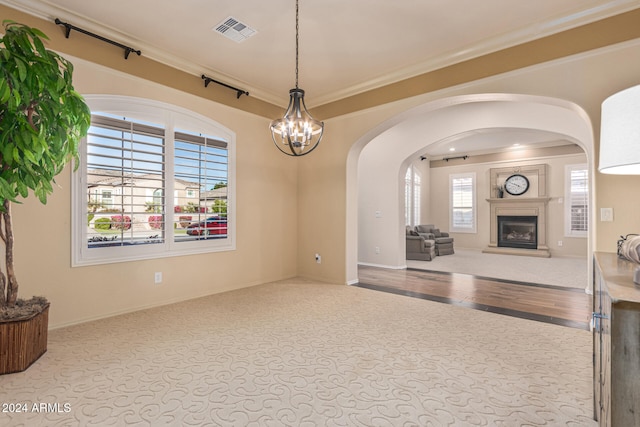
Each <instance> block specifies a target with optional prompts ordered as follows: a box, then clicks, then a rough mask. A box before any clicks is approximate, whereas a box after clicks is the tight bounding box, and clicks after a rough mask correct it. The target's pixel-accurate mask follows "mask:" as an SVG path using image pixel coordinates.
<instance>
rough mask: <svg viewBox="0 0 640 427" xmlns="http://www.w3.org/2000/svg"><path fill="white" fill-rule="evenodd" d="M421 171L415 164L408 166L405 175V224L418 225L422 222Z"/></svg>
mask: <svg viewBox="0 0 640 427" xmlns="http://www.w3.org/2000/svg"><path fill="white" fill-rule="evenodd" d="M420 181H421V176H420V171H419V170H417V169H416V168H415V167H414V166H409V167H408V168H407V173H406V174H405V177H404V220H405V225H417V224H418V223H419V222H420V202H421V197H420V192H421V183H420Z"/></svg>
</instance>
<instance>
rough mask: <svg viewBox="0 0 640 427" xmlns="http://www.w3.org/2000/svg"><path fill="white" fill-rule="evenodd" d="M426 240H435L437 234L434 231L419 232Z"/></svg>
mask: <svg viewBox="0 0 640 427" xmlns="http://www.w3.org/2000/svg"><path fill="white" fill-rule="evenodd" d="M418 234H419V235H420V237H422V238H423V239H425V240H434V239H435V238H436V236H435V235H434V234H433V233H418Z"/></svg>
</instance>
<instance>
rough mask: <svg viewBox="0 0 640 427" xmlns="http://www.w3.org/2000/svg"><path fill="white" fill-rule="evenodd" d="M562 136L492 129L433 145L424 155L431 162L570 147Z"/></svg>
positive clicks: (459, 136)
mask: <svg viewBox="0 0 640 427" xmlns="http://www.w3.org/2000/svg"><path fill="white" fill-rule="evenodd" d="M569 144H572V142H570V141H567V140H566V139H564V137H563V136H562V135H558V134H556V133H552V132H543V131H540V130H535V129H510V128H491V129H484V130H476V131H473V132H467V133H464V134H458V135H454V136H451V137H449V138H447V139H445V140H442V141H439V142H437V143H435V144H432V145H430V146H429V147H427V148H426V149H425V151H424V153H423V154H424V155H425V156H427V157H428V158H429V159H430V160H438V159H442V158H444V157H455V156H463V155H479V154H486V153H495V152H502V151H516V150H526V149H530V148H532V147H535V148H541V147H552V146H559V145H569Z"/></svg>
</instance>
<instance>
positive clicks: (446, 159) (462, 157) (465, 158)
mask: <svg viewBox="0 0 640 427" xmlns="http://www.w3.org/2000/svg"><path fill="white" fill-rule="evenodd" d="M467 158H469V156H466V155H465V156H456V157H444V158H443V159H442V160H444V161H445V162H448V161H449V160H453V159H462V160H467Z"/></svg>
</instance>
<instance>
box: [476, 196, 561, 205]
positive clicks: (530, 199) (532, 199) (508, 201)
mask: <svg viewBox="0 0 640 427" xmlns="http://www.w3.org/2000/svg"><path fill="white" fill-rule="evenodd" d="M549 200H551V197H518V198H516V197H503V198H500V199H498V198H491V199H486V201H487V202H489V203H500V204H511V203H515V204H517V205H522V204H525V203H545V204H546V203H548V202H549Z"/></svg>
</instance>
